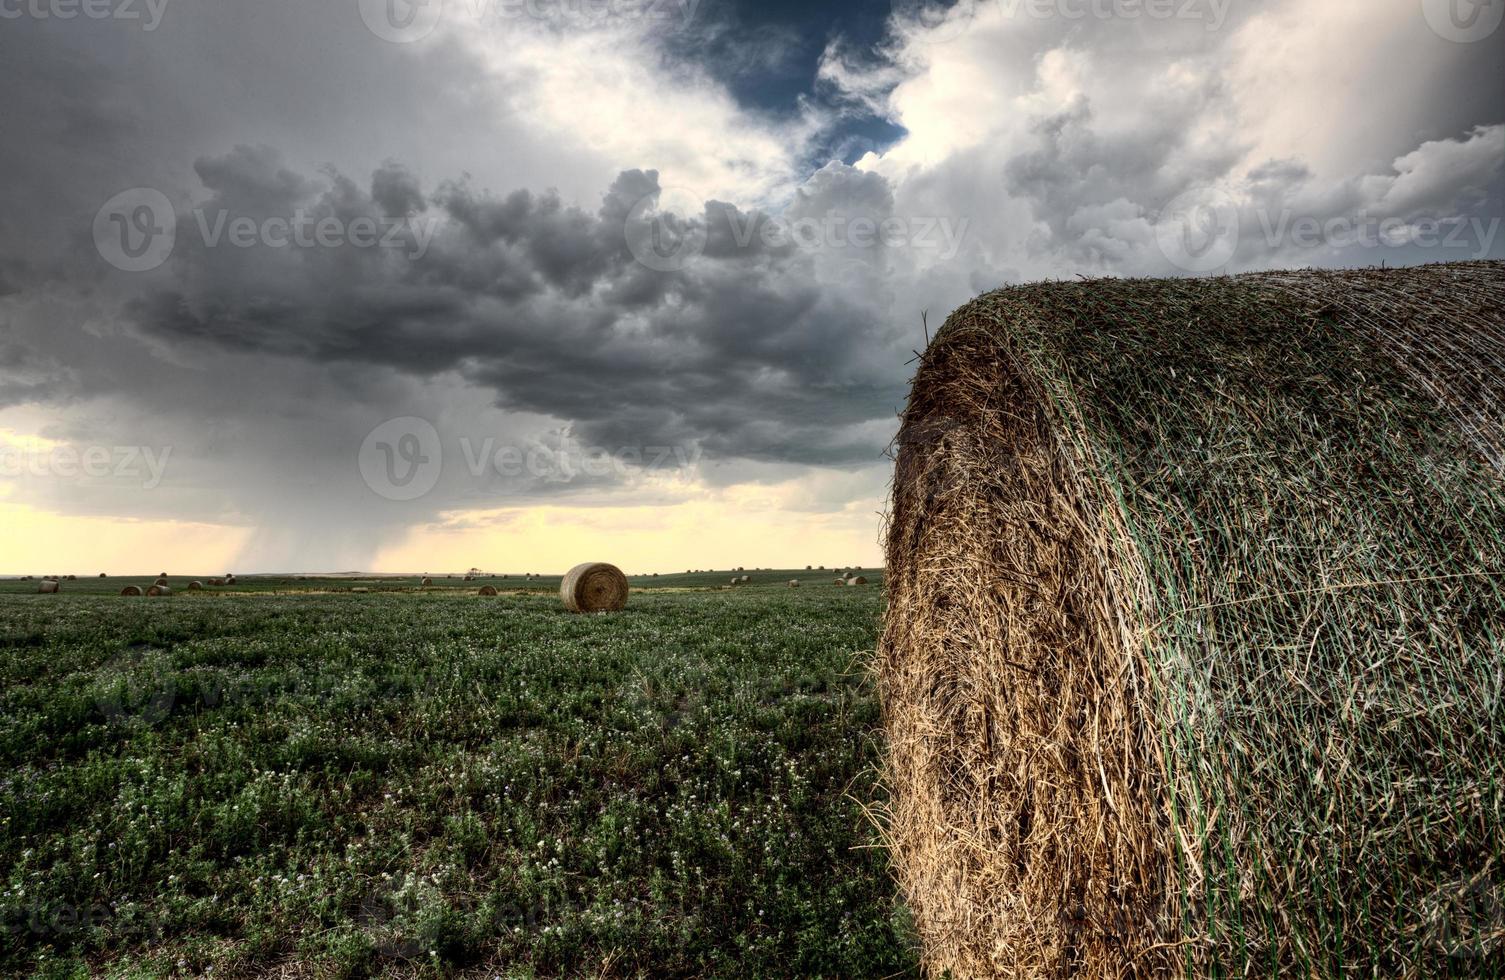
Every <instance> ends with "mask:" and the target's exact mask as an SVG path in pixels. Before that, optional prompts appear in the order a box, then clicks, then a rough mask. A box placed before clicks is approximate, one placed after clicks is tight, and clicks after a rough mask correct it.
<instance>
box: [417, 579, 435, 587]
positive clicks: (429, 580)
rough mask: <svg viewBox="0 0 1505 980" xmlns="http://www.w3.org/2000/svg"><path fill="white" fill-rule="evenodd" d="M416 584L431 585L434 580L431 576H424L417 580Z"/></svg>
mask: <svg viewBox="0 0 1505 980" xmlns="http://www.w3.org/2000/svg"><path fill="white" fill-rule="evenodd" d="M418 584H419V585H433V584H434V580H433V579H431V578H424V579H423V581H421V582H419V583H418Z"/></svg>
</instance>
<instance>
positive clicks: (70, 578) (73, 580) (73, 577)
mask: <svg viewBox="0 0 1505 980" xmlns="http://www.w3.org/2000/svg"><path fill="white" fill-rule="evenodd" d="M68 581H70V582H76V581H78V576H77V575H69V576H68Z"/></svg>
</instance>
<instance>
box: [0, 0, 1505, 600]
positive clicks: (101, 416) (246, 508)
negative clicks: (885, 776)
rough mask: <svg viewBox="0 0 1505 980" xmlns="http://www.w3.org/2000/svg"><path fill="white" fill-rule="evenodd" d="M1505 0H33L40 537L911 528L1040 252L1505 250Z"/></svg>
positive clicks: (433, 538)
mask: <svg viewBox="0 0 1505 980" xmlns="http://www.w3.org/2000/svg"><path fill="white" fill-rule="evenodd" d="M1502 12H1505V0H1139V2H1129V0H977V2H968V0H963V2H962V3H959V4H956V5H954V6H946V5H938V6H928V7H927V6H923V5H918V4H910V3H909V2H907V0H897V2H896V3H895V4H894V5H892V6H890V5H889V4H885V3H842V4H834V5H819V4H815V3H807V2H798V0H780V2H775V3H770V2H766V0H764V2H758V0H749V2H745V3H744V2H735V3H734V2H729V0H426V2H423V3H419V4H413V3H411V2H410V0H331V2H328V3H308V2H305V0H261V2H256V3H244V2H238V0H0V521H3V522H4V528H5V532H6V533H5V538H6V542H5V545H4V546H3V549H0V554H3V561H0V572H6V573H23V572H31V573H48V572H54V571H56V572H62V573H66V572H69V571H72V572H75V573H89V572H93V571H97V570H105V571H112V572H126V571H135V572H142V571H147V570H148V569H150V570H152V571H155V570H159V569H158V566H169V567H173V568H178V569H181V570H183V571H188V572H203V573H208V572H211V571H213V570H216V569H224V570H227V569H234V570H238V571H257V570H266V571H271V570H336V569H354V568H360V569H370V570H389V571H442V570H449V569H464V568H466V567H469V566H471V565H478V566H481V567H485V568H490V569H494V570H507V571H529V570H538V571H559V570H562V569H564V568H565V567H567V566H568V565H570V564H572V563H574V562H575V561H578V560H585V559H606V560H613V561H616V562H617V563H618V564H621V565H623V566H624V567H625V568H626V569H628V570H629V571H633V572H637V571H650V570H658V571H667V570H673V569H676V568H677V569H683V568H688V567H727V566H730V565H746V566H749V567H751V566H779V567H788V566H796V567H799V566H803V565H805V564H828V565H830V564H849V563H858V564H869V565H872V564H876V563H877V562H878V560H879V546H878V536H879V529H880V522H881V516H880V515H881V510H882V508H883V498H884V495H885V490H886V483H887V479H888V473H889V466H888V461H887V460H886V459H885V457H884V450H885V447H886V446H887V444H888V442H889V440H890V438H891V437H892V435H893V433H894V431H895V430H896V427H897V426H896V413H897V412H898V410H899V409H900V408H901V407H902V405H903V400H904V397H905V391H906V381H907V379H908V372H909V371H910V369H911V366H910V365H909V364H908V363H907V362H908V361H909V360H910V359H911V357H912V356H913V351H914V350H915V349H917V348H919V347H921V346H922V345H923V344H924V338H925V334H924V328H923V326H922V321H924V320H928V323H929V325H930V327H931V329H932V330H933V329H934V328H935V327H936V326H937V325H939V323H940V322H941V321H942V320H943V319H944V318H945V316H946V314H947V313H948V312H949V311H950V310H951V309H953V308H955V307H956V306H957V305H959V304H960V303H962V302H964V301H965V300H967V299H968V298H970V297H972V296H974V295H976V294H977V293H979V292H982V291H985V290H989V289H993V288H997V287H999V286H1003V285H1006V284H1009V283H1016V282H1024V281H1029V280H1035V279H1041V278H1050V277H1070V276H1076V275H1197V274H1216V273H1220V272H1224V271H1243V270H1249V269H1259V268H1268V267H1277V266H1282V267H1286V266H1304V265H1321V266H1351V265H1369V264H1377V263H1379V262H1382V261H1383V262H1387V263H1391V264H1396V263H1414V262H1428V261H1443V260H1458V259H1469V258H1481V257H1495V258H1498V257H1502V256H1505V233H1502V229H1501V227H1500V225H1501V220H1502V211H1505V209H1502V196H1505V192H1502V165H1505V29H1502V28H1500V21H1501V18H1502Z"/></svg>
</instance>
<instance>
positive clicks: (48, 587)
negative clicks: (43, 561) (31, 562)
mask: <svg viewBox="0 0 1505 980" xmlns="http://www.w3.org/2000/svg"><path fill="white" fill-rule="evenodd" d="M60 589H61V586H59V585H58V583H57V580H56V579H50V578H44V579H42V581H40V582H38V583H37V592H38V593H46V594H49V595H50V594H51V593H54V592H57V591H60Z"/></svg>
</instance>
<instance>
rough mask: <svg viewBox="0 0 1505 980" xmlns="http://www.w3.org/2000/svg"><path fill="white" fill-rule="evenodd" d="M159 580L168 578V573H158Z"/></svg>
mask: <svg viewBox="0 0 1505 980" xmlns="http://www.w3.org/2000/svg"><path fill="white" fill-rule="evenodd" d="M157 578H167V573H166V572H158V573H157Z"/></svg>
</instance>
